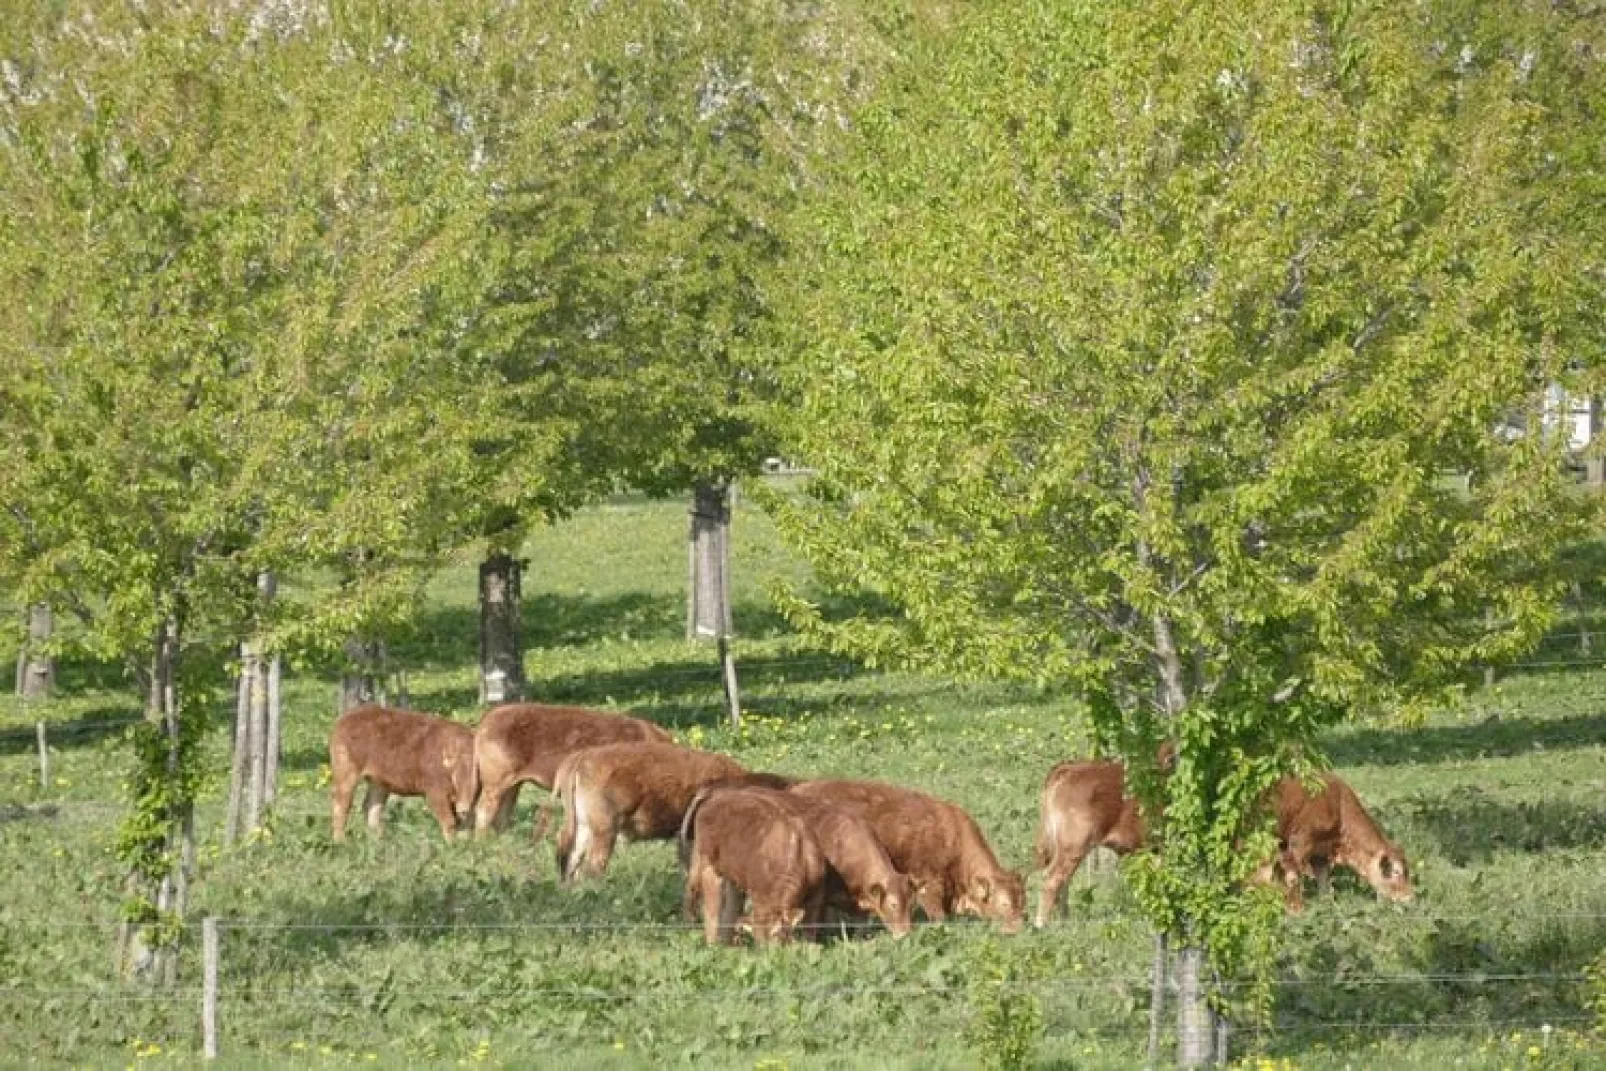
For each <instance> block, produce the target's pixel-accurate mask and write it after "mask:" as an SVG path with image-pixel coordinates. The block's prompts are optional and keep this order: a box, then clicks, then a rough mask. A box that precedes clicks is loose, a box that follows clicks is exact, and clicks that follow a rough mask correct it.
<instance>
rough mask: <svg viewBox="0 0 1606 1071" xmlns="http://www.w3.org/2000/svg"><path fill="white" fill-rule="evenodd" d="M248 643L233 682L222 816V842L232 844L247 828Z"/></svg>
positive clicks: (242, 647)
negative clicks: (231, 729) (230, 740)
mask: <svg viewBox="0 0 1606 1071" xmlns="http://www.w3.org/2000/svg"><path fill="white" fill-rule="evenodd" d="M249 650H250V649H249V647H247V646H246V645H245V644H241V645H240V675H239V676H238V677H237V678H236V679H235V684H234V760H233V762H232V763H231V764H230V767H229V808H228V813H227V815H226V817H225V818H224V819H223V843H225V844H233V843H234V842H235V841H237V840H239V839H240V835H241V834H242V833H243V832H244V831H245V821H244V820H245V797H246V793H247V792H248V791H249V789H248V788H247V785H246V778H247V777H248V776H249V773H250V770H251V765H250V761H251V674H250V672H249V671H248V670H247V669H246V659H247V657H248V652H249Z"/></svg>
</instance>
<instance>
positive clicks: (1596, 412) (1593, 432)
mask: <svg viewBox="0 0 1606 1071" xmlns="http://www.w3.org/2000/svg"><path fill="white" fill-rule="evenodd" d="M1600 420H1601V404H1600V399H1599V398H1598V397H1591V398H1590V399H1589V443H1588V444H1587V446H1586V447H1585V449H1586V450H1587V451H1588V454H1589V456H1588V457H1587V458H1585V460H1584V480H1585V482H1587V483H1588V484H1589V486H1591V487H1600V486H1602V485H1603V484H1606V455H1603V454H1602V453H1601V452H1600V451H1601V447H1600V444H1598V443H1596V442H1595V440H1596V439H1598V438H1600Z"/></svg>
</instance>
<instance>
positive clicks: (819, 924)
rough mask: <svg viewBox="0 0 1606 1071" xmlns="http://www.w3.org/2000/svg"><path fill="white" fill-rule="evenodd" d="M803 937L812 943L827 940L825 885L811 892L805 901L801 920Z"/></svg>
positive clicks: (821, 884) (820, 885)
mask: <svg viewBox="0 0 1606 1071" xmlns="http://www.w3.org/2000/svg"><path fill="white" fill-rule="evenodd" d="M799 922H800V923H801V924H802V926H803V936H804V937H806V938H808V939H809V940H811V941H824V940H825V883H824V882H821V883H820V884H819V886H817V887H816V888H814V889H812V890H810V892H809V893H808V895H807V896H806V897H804V899H803V915H802V918H801V919H799Z"/></svg>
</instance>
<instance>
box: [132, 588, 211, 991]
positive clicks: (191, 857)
mask: <svg viewBox="0 0 1606 1071" xmlns="http://www.w3.org/2000/svg"><path fill="white" fill-rule="evenodd" d="M181 629H182V625H181V619H180V617H179V616H178V615H176V614H175V615H173V616H170V617H168V618H167V619H166V620H164V621H163V622H162V624H161V625H160V626H159V627H158V629H157V631H156V635H155V638H154V643H153V646H154V650H153V652H152V657H151V665H150V671H149V674H148V683H149V689H148V692H147V696H146V717H145V723H144V724H143V725H141V726H140V727H139V729H138V730H137V734H138V738H137V741H136V743H137V750H138V754H139V762H138V766H137V768H136V770H135V773H134V777H133V789H134V796H135V806H134V810H133V813H132V814H130V816H129V817H128V818H127V819H126V820H125V821H124V823H123V827H122V830H121V831H120V833H119V837H118V851H119V854H120V855H121V856H122V857H123V858H124V860H125V861H127V862H128V863H129V864H130V870H131V873H130V875H129V883H128V890H129V894H130V900H129V903H128V904H127V905H126V908H125V918H126V919H127V921H125V922H124V923H123V925H122V926H121V928H120V930H119V933H118V962H119V967H120V970H121V972H122V974H123V975H124V976H125V977H128V978H131V979H136V980H140V981H146V982H150V983H153V984H156V985H163V986H171V985H172V984H173V983H174V982H176V981H177V979H178V939H179V934H180V932H181V930H182V928H183V923H184V913H185V910H186V909H187V907H188V903H189V883H190V876H191V874H192V873H193V870H194V866H195V821H194V788H195V783H196V778H195V776H194V771H193V770H192V769H191V766H192V760H193V757H194V742H195V740H196V739H197V737H198V732H197V729H198V727H197V726H194V725H190V724H188V723H186V721H185V720H184V719H183V716H182V704H181V702H180V693H179V676H178V670H179V644H180V636H181Z"/></svg>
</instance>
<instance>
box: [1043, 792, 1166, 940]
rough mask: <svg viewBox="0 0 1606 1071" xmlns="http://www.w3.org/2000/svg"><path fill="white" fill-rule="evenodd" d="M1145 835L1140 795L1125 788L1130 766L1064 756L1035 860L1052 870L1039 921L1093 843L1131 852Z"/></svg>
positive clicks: (1047, 795)
mask: <svg viewBox="0 0 1606 1071" xmlns="http://www.w3.org/2000/svg"><path fill="white" fill-rule="evenodd" d="M1145 835H1146V833H1145V830H1144V826H1143V817H1142V815H1140V814H1139V813H1138V801H1137V800H1136V799H1135V798H1133V797H1131V796H1128V795H1127V794H1126V768H1125V767H1123V766H1122V765H1121V764H1120V763H1119V762H1062V763H1060V764H1059V765H1058V766H1055V767H1054V768H1053V769H1052V770H1050V771H1049V774H1048V777H1047V779H1045V780H1044V782H1043V798H1042V818H1041V822H1040V823H1039V825H1038V829H1037V855H1036V865H1037V867H1038V869H1040V870H1041V869H1043V868H1045V867H1046V868H1047V872H1046V873H1045V874H1044V875H1043V888H1042V892H1041V894H1040V895H1039V897H1038V901H1037V919H1036V924H1037V925H1038V926H1039V927H1042V926H1046V925H1048V920H1049V918H1050V917H1051V916H1052V915H1053V913H1054V910H1055V908H1056V907H1057V906H1058V903H1059V901H1060V894H1061V893H1062V892H1064V890H1065V884H1066V882H1068V881H1070V880H1071V878H1072V876H1074V875H1075V874H1076V870H1077V868H1078V867H1080V866H1081V865H1082V860H1083V859H1086V858H1087V856H1088V854H1089V853H1091V852H1092V851H1093V849H1095V848H1098V847H1101V846H1102V847H1106V848H1110V849H1112V850H1113V851H1115V852H1116V853H1117V854H1119V855H1126V854H1127V853H1129V852H1134V851H1136V850H1137V849H1138V848H1140V847H1142V845H1143V839H1144V837H1145Z"/></svg>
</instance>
